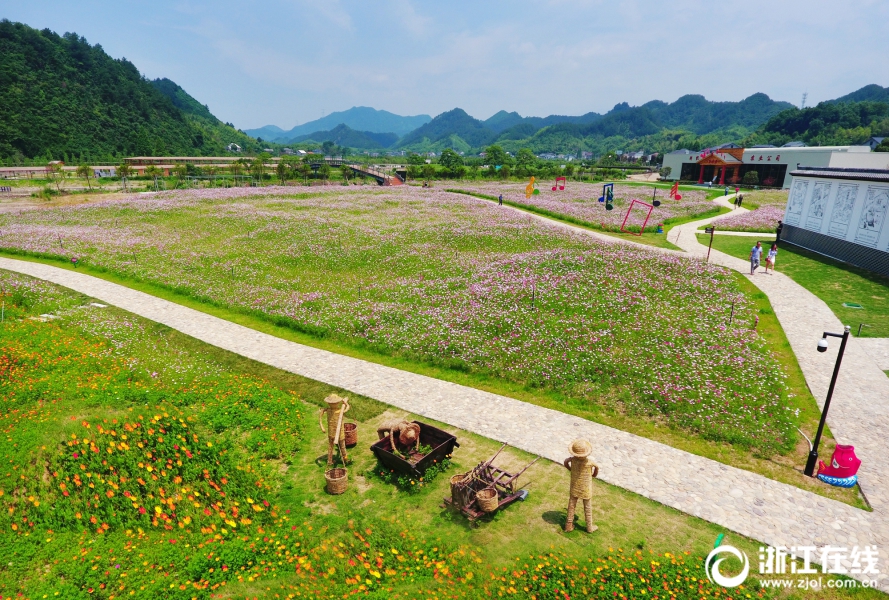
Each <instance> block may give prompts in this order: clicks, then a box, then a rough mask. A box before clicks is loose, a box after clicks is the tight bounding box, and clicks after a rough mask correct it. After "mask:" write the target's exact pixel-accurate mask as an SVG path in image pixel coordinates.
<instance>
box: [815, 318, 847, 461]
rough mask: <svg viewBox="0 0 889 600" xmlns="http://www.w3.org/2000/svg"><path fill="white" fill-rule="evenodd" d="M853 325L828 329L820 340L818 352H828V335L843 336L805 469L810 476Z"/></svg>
mask: <svg viewBox="0 0 889 600" xmlns="http://www.w3.org/2000/svg"><path fill="white" fill-rule="evenodd" d="M850 329H851V327H850V326H849V325H846V326H845V328H844V331H843V333H829V332H827V331H825V332H824V334H823V335H822V337H821V340H819V341H818V352H827V337H828V336H830V337H838V338H842V340H843V341H842V342H841V343H840V351H839V353H837V362H836V364H835V365H834V367H833V377H831V378H830V387H828V388H827V399H826V400H825V401H824V410H822V411H821V422H820V423H818V433H816V434H815V441H814V442H812V449H811V450H809V459H808V460H807V461H806V470H805V471H804V472H805V474H806V475H808V476H809V477H814V476H815V463H817V462H818V444H819V443H820V442H821V433H822V432H823V431H824V423H825V422H826V421H827V411H828V410H829V409H830V399H831V398H832V397H833V388H834V387H836V384H837V375H839V374H840V363H842V362H843V352H844V351H845V350H846V342H847V341H848V340H849V330H850Z"/></svg>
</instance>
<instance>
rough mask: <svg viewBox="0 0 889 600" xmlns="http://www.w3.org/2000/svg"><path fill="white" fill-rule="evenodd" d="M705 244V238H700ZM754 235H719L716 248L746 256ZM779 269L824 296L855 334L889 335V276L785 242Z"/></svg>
mask: <svg viewBox="0 0 889 600" xmlns="http://www.w3.org/2000/svg"><path fill="white" fill-rule="evenodd" d="M700 239H701V240H702V243H708V242H709V236H707V242H703V237H702V238H700ZM756 240H757V238H755V237H740V236H737V237H736V236H730V235H717V236H714V238H713V248H715V249H716V250H721V251H722V252H725V253H726V254H729V255H731V256H735V257H738V258H743V259H745V260H746V259H747V258H748V257H749V256H750V248H752V247H753V246H754V245H755V244H756ZM774 240H775V238H774V236H772V237H764V238H763V240H761V241H762V243H763V246H766V247H770V246H771V243H772V242H774ZM777 267H778V271H780V272H781V273H784V274H785V275H787V276H788V277H790V278H791V279H793V280H794V281H796V282H797V283H798V284H800V285H801V286H803V287H804V288H806V289H807V290H809V291H810V292H812V293H813V294H815V295H816V296H818V297H819V298H821V299H822V300H823V301H824V302H825V303H826V304H827V305H828V306H829V307H830V309H831V310H832V311H833V312H834V314H835V315H836V316H837V318H839V319H840V321H842V322H843V323H845V324H846V325H851V326H852V332H853V334H857V333H858V326H859V325H860V324H862V323H864V324H865V325H866V326H865V327H862V328H861V337H889V278H886V277H882V276H880V275H877V274H875V273H871V272H869V271H865V270H864V269H859V268H857V267H853V266H852V265H848V264H845V263H841V262H839V261H835V260H833V259H830V258H827V257H826V256H821V255H819V254H815V253H814V252H809V251H808V250H804V249H802V248H797V247H794V246H790V245H784V246H783V247H781V248H780V251H779V253H778V262H777ZM844 302H845V303H853V304H860V305H861V306H863V307H864V308H860V309H859V308H848V307H845V306H843V303H844Z"/></svg>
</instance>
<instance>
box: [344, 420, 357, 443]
mask: <svg viewBox="0 0 889 600" xmlns="http://www.w3.org/2000/svg"><path fill="white" fill-rule="evenodd" d="M343 431H344V432H345V434H346V435H345V440H346V448H351V447H353V446H357V445H358V424H357V423H343Z"/></svg>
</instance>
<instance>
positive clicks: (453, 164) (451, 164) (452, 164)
mask: <svg viewBox="0 0 889 600" xmlns="http://www.w3.org/2000/svg"><path fill="white" fill-rule="evenodd" d="M438 162H439V164H441V166H443V167H444V168H445V169H446V170H447V171H448V173H450V174H452V175H453V174H455V173H456V172H457V171H458V170H459V168H460V167H462V166H463V159H462V158H460V155H459V154H457V153H456V152H454V151H453V150H451V149H450V148H445V149H444V150H442V151H441V157H440V158H439V159H438Z"/></svg>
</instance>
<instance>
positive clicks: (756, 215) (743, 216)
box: [716, 206, 784, 233]
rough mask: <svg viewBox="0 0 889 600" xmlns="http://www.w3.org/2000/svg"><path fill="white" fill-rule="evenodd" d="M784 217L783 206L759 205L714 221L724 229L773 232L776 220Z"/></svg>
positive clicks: (776, 224)
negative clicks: (747, 210) (754, 208)
mask: <svg viewBox="0 0 889 600" xmlns="http://www.w3.org/2000/svg"><path fill="white" fill-rule="evenodd" d="M783 218H784V206H760V207H759V208H757V209H756V210H751V211H750V212H745V213H736V214H733V215H729V216H727V217H725V218H722V219H719V220H718V221H716V226H717V227H718V228H719V229H722V230H724V231H754V232H756V231H761V232H764V233H773V232H774V231H775V228H776V227H778V221H779V220H781V219H783Z"/></svg>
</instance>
